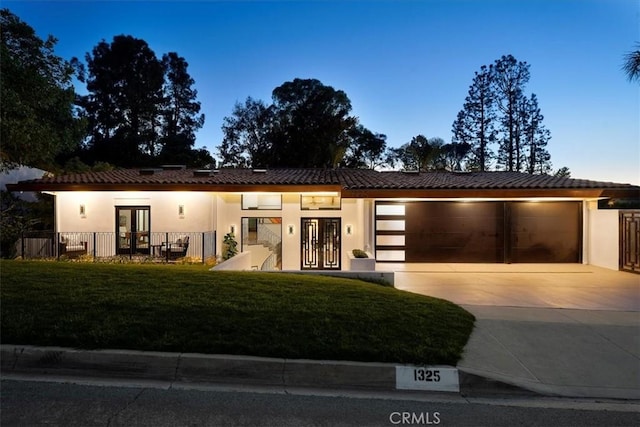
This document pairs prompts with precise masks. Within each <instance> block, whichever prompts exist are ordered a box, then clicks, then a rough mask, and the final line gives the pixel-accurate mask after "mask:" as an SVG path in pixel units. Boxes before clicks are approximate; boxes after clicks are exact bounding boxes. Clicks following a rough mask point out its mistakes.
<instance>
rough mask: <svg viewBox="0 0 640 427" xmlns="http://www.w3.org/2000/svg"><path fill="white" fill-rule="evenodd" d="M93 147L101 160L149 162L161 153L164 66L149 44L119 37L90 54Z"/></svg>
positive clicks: (88, 109)
mask: <svg viewBox="0 0 640 427" xmlns="http://www.w3.org/2000/svg"><path fill="white" fill-rule="evenodd" d="M86 61H87V65H88V72H89V79H88V81H87V89H88V91H89V95H87V96H86V98H85V99H84V101H83V104H84V107H85V109H86V112H87V115H88V117H89V120H90V125H91V133H90V140H89V147H90V148H91V150H92V151H93V154H94V157H95V158H96V159H97V160H102V161H108V162H110V163H113V164H117V165H120V166H139V165H142V164H147V163H149V162H150V159H151V158H152V157H153V156H156V155H157V154H159V152H160V145H159V144H158V139H159V138H158V134H159V132H160V120H159V114H160V108H161V105H162V99H163V97H162V86H163V82H164V72H163V66H162V63H161V62H160V60H158V59H157V57H156V55H155V53H154V52H153V51H152V50H151V48H149V46H148V44H147V43H146V42H145V41H144V40H140V39H136V38H134V37H131V36H124V35H121V36H116V37H114V38H113V41H112V42H111V43H110V44H109V43H107V42H105V41H104V40H103V41H102V42H100V43H99V44H98V45H97V46H96V47H94V48H93V50H92V53H91V54H87V55H86Z"/></svg>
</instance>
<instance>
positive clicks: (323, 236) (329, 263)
mask: <svg viewBox="0 0 640 427" xmlns="http://www.w3.org/2000/svg"><path fill="white" fill-rule="evenodd" d="M300 229H301V230H302V233H301V239H302V241H301V249H302V254H301V255H302V256H301V260H302V262H301V267H300V268H301V269H302V270H340V256H341V251H340V230H341V228H340V218H302V223H301V227H300Z"/></svg>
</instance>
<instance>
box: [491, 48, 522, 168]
mask: <svg viewBox="0 0 640 427" xmlns="http://www.w3.org/2000/svg"><path fill="white" fill-rule="evenodd" d="M529 77H530V73H529V64H527V63H526V62H522V61H518V60H516V58H514V57H513V56H512V55H506V56H502V57H501V58H500V59H497V60H496V61H495V63H494V65H493V68H492V83H493V86H494V91H495V96H496V100H497V106H498V110H499V111H500V113H501V119H500V125H501V128H500V132H501V137H500V146H499V149H498V164H499V165H500V166H501V167H503V168H504V169H505V170H508V171H520V170H522V167H523V161H522V160H523V156H522V155H523V151H522V141H521V126H520V125H521V121H520V120H519V119H520V117H519V115H520V113H521V111H522V110H521V106H522V102H523V97H524V94H523V91H524V87H525V85H526V84H527V82H528V81H529Z"/></svg>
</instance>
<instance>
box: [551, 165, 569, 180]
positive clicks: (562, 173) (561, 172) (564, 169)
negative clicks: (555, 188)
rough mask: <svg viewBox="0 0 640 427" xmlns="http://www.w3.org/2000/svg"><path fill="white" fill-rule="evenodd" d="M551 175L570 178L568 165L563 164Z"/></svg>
mask: <svg viewBox="0 0 640 427" xmlns="http://www.w3.org/2000/svg"><path fill="white" fill-rule="evenodd" d="M553 176H557V177H559V178H571V171H570V170H569V168H568V167H566V166H563V167H561V168H560V169H558V170H557V171H555V173H554V174H553Z"/></svg>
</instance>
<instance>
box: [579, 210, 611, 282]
mask: <svg viewBox="0 0 640 427" xmlns="http://www.w3.org/2000/svg"><path fill="white" fill-rule="evenodd" d="M586 205H587V207H586V212H585V214H586V215H585V235H584V246H585V255H586V257H585V259H584V261H585V263H588V264H591V265H595V266H598V267H604V268H610V269H612V270H618V268H619V257H620V254H619V251H620V243H619V239H620V234H619V211H618V210H616V209H598V204H597V202H588V203H586Z"/></svg>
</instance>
